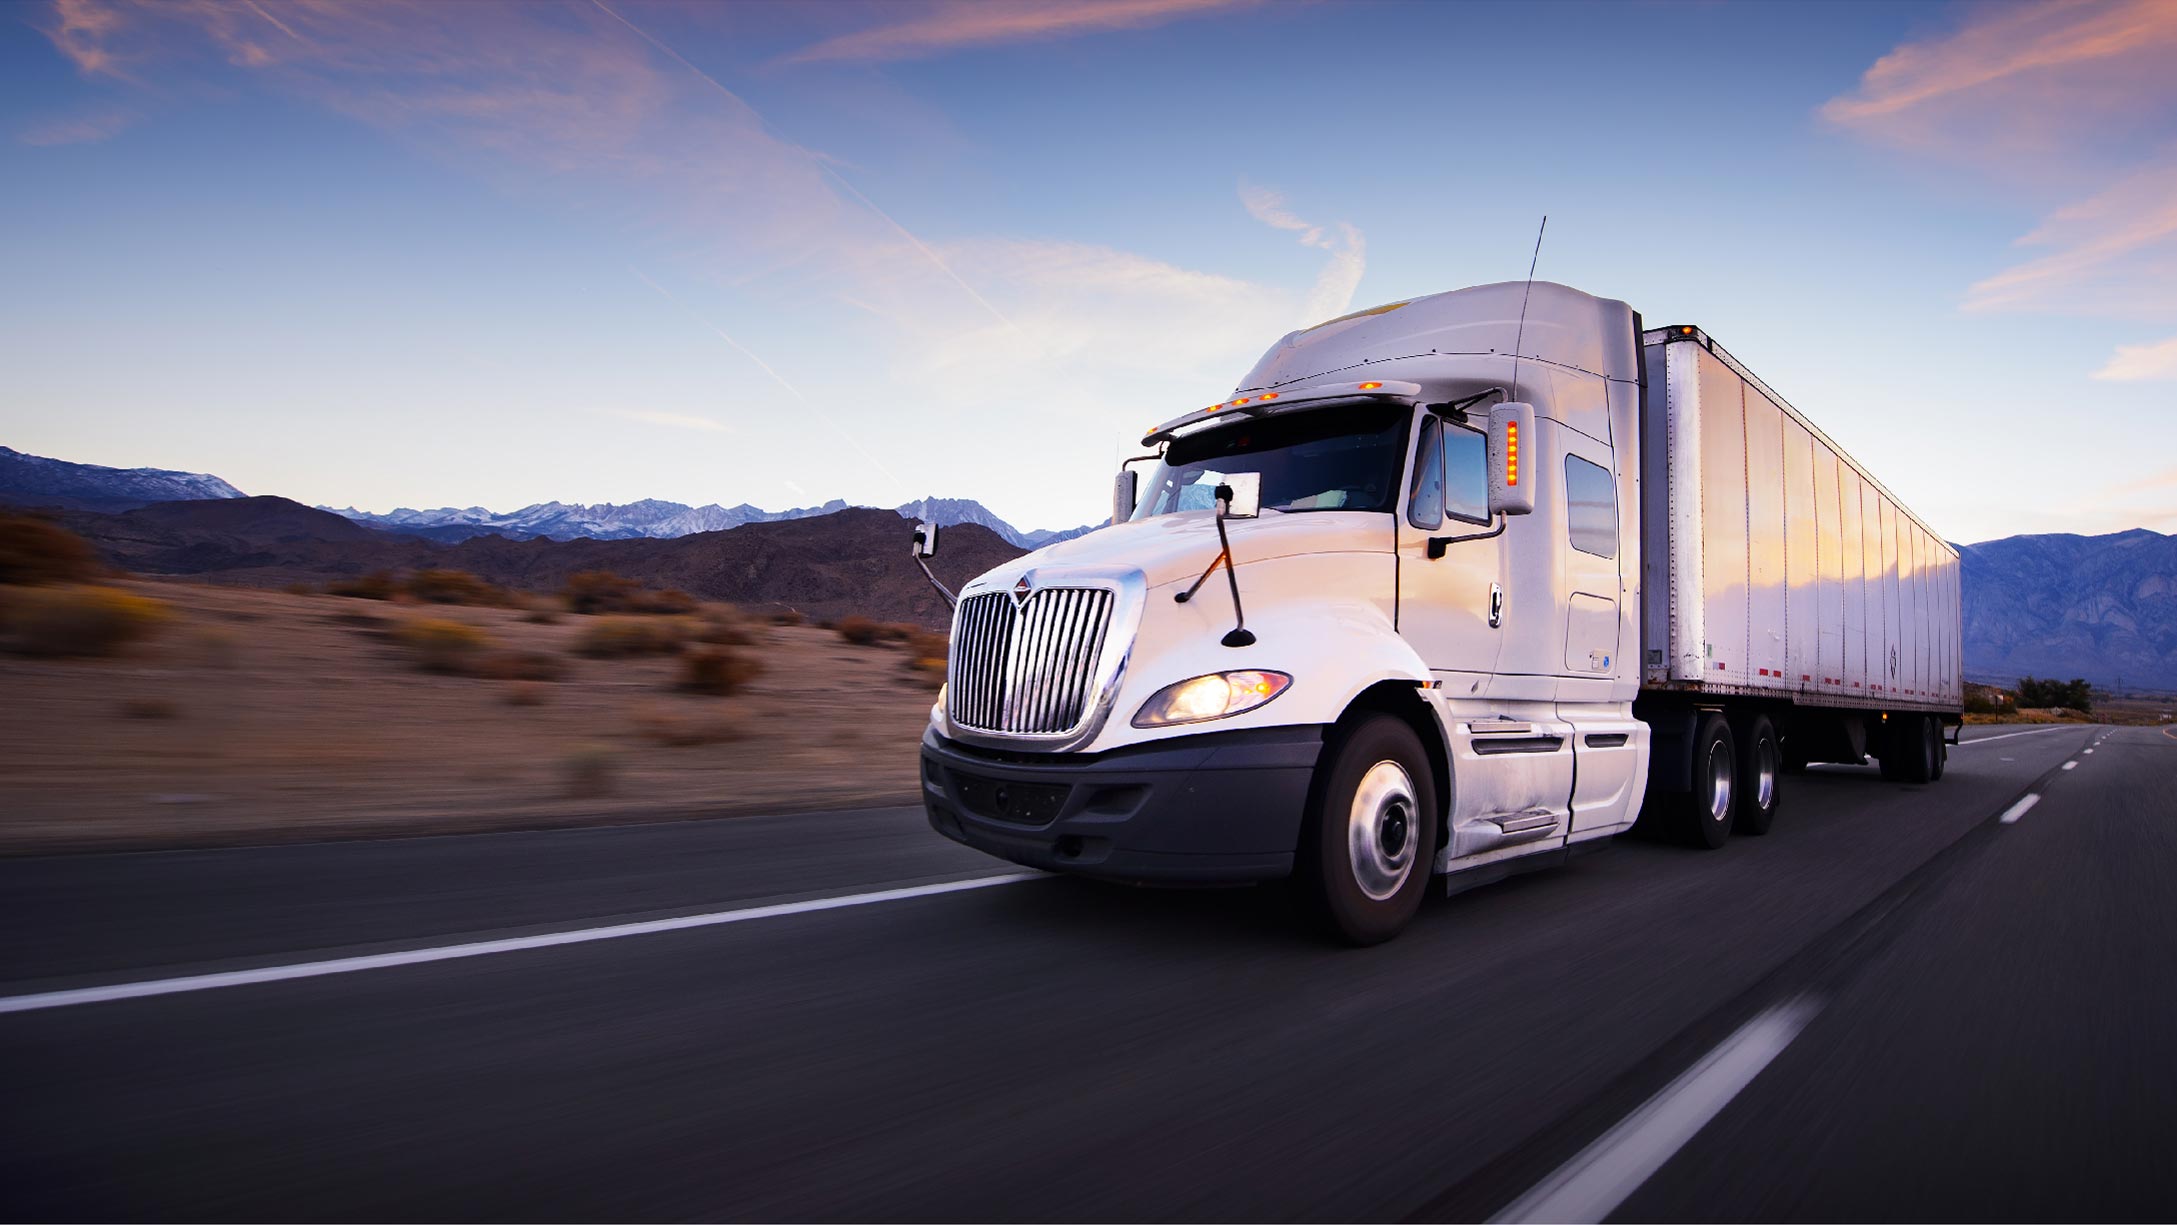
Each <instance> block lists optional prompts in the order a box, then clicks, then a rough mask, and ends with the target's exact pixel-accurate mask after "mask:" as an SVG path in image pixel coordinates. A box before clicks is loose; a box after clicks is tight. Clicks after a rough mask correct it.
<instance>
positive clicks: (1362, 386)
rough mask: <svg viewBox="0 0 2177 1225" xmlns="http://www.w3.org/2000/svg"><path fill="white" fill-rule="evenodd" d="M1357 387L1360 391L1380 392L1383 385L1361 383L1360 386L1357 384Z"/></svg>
mask: <svg viewBox="0 0 2177 1225" xmlns="http://www.w3.org/2000/svg"><path fill="white" fill-rule="evenodd" d="M1359 387H1360V389H1361V390H1362V391H1380V390H1382V388H1383V384H1381V383H1361V384H1359Z"/></svg>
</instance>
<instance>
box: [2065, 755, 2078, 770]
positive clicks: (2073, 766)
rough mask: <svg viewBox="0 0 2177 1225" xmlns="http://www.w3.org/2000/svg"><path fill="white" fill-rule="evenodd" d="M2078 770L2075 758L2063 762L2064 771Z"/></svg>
mask: <svg viewBox="0 0 2177 1225" xmlns="http://www.w3.org/2000/svg"><path fill="white" fill-rule="evenodd" d="M2078 768H2079V759H2078V758H2076V757H2074V758H2072V759H2071V760H2070V761H2067V762H2065V763H2064V769H2066V770H2076V769H2078Z"/></svg>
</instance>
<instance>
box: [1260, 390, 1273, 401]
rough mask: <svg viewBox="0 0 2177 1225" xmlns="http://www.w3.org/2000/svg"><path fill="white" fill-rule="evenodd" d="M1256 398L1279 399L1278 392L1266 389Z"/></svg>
mask: <svg viewBox="0 0 2177 1225" xmlns="http://www.w3.org/2000/svg"><path fill="white" fill-rule="evenodd" d="M1255 398H1256V399H1258V400H1275V399H1277V393H1276V392H1274V391H1266V392H1263V393H1262V394H1261V395H1259V396H1256V397H1255Z"/></svg>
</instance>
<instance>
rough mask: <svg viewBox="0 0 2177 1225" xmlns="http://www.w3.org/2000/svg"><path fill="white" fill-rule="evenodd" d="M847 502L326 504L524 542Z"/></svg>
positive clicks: (715, 526) (750, 519)
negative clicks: (491, 506) (505, 506)
mask: <svg viewBox="0 0 2177 1225" xmlns="http://www.w3.org/2000/svg"><path fill="white" fill-rule="evenodd" d="M846 506H847V504H846V503H845V502H844V501H841V500H839V499H836V498H835V499H833V500H832V501H830V502H827V503H825V504H824V505H822V506H804V507H797V508H795V509H793V510H782V511H768V510H764V509H762V508H760V507H755V506H750V505H748V504H747V503H745V502H744V503H742V504H741V505H739V506H720V505H718V504H717V503H715V502H713V503H711V504H710V505H708V506H689V505H687V504H686V503H684V502H666V501H661V500H659V499H657V498H644V499H643V500H642V501H640V502H629V503H627V504H625V505H615V504H613V503H610V502H600V503H598V504H596V505H594V506H586V505H583V504H581V503H570V502H538V503H536V504H535V505H532V506H524V507H522V508H521V509H520V510H513V511H507V512H505V513H500V512H497V511H492V510H487V509H485V508H484V507H481V506H470V507H466V508H456V507H451V506H447V507H441V508H439V509H437V510H411V509H409V508H407V507H402V508H400V509H398V510H393V511H388V512H385V513H382V514H380V513H376V512H372V511H366V510H357V509H355V508H354V507H338V506H325V507H320V508H319V509H321V510H329V511H331V512H333V513H334V514H336V515H342V516H345V517H347V518H349V519H353V520H355V521H356V522H357V523H367V524H370V525H371V526H373V527H381V528H386V529H388V530H391V531H396V532H401V533H404V534H407V535H411V536H428V537H431V538H432V539H434V540H465V539H467V538H469V537H471V536H505V537H507V538H508V539H510V540H528V539H531V538H533V537H537V536H543V537H545V538H547V539H550V540H577V539H580V538H582V537H588V538H589V539H591V540H629V539H634V538H637V537H644V536H648V537H655V538H659V539H673V538H676V537H680V536H691V535H694V534H695V533H697V532H722V531H724V530H726V529H727V528H732V527H739V526H741V525H742V524H744V523H772V522H776V521H777V520H780V519H806V518H809V517H810V516H812V515H828V514H831V513H832V512H833V511H837V510H845V509H846Z"/></svg>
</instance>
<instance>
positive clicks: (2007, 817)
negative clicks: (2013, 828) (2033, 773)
mask: <svg viewBox="0 0 2177 1225" xmlns="http://www.w3.org/2000/svg"><path fill="white" fill-rule="evenodd" d="M2040 802H2041V797H2040V796H2038V795H2028V796H2023V797H2021V798H2020V799H2019V801H2018V802H2017V803H2016V804H2013V805H2011V806H2010V807H2009V808H2006V809H2004V810H2003V817H2002V821H2003V823H2004V824H2005V825H2016V824H2017V823H2018V819H2019V818H2020V817H2023V816H2025V815H2026V810H2027V809H2029V808H2032V807H2033V806H2034V805H2036V804H2038V803H2040Z"/></svg>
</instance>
